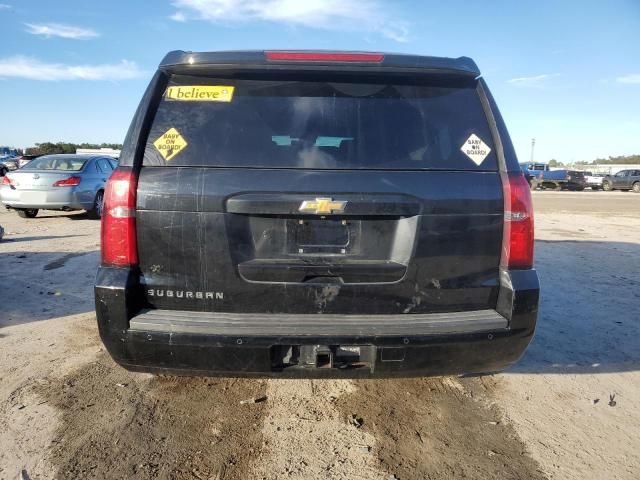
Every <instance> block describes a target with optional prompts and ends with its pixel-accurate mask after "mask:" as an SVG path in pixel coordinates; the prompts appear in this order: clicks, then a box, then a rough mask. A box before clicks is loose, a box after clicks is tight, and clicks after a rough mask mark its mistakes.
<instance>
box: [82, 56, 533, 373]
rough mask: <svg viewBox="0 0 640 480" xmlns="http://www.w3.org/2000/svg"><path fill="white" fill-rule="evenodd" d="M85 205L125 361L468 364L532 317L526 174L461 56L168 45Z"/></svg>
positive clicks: (500, 360)
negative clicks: (98, 219)
mask: <svg viewBox="0 0 640 480" xmlns="http://www.w3.org/2000/svg"><path fill="white" fill-rule="evenodd" d="M104 201H105V204H104V208H103V217H102V247H101V250H102V261H101V266H100V268H99V270H98V274H97V278H96V285H95V301H96V313H97V319H98V326H99V330H100V335H101V338H102V340H103V342H104V344H105V346H106V348H107V350H108V351H109V353H110V354H111V356H112V357H113V359H114V360H115V361H116V362H118V363H119V364H120V365H122V366H124V367H125V368H127V369H130V370H134V371H144V372H168V373H177V374H180V373H181V374H203V375H225V376H240V375H242V376H289V377H356V376H363V377H385V376H424V375H443V374H475V373H483V372H493V371H497V370H501V369H504V368H506V367H507V366H508V365H510V364H512V363H513V362H515V361H516V360H517V359H518V358H519V357H520V356H521V355H522V353H523V352H524V351H525V349H526V347H527V345H528V343H529V342H530V340H531V338H532V335H533V333H534V329H535V323H536V318H537V310H538V296H539V284H538V277H537V274H536V271H535V269H534V268H533V241H534V239H533V212H532V204H531V196H530V192H529V185H528V184H527V182H526V180H525V178H524V176H523V173H522V171H521V169H520V166H519V164H518V161H517V159H516V155H515V152H514V149H513V146H512V144H511V141H510V139H509V135H508V133H507V130H506V127H505V125H504V122H503V120H502V117H501V116H500V113H499V111H498V109H497V107H496V105H495V102H494V100H493V98H492V96H491V94H490V93H489V91H488V89H487V86H486V84H485V82H484V80H483V79H482V78H481V76H480V72H479V70H478V68H477V66H476V64H475V63H474V62H473V61H472V60H471V59H469V58H465V57H461V58H457V59H450V58H438V57H422V56H410V55H397V54H381V53H363V52H308V51H302V52H301V51H294V52H292V51H250V52H207V53H194V52H182V51H176V52H171V53H169V54H168V55H167V56H166V57H165V59H164V60H163V61H162V63H161V64H160V66H159V69H158V71H157V72H156V74H155V75H154V77H153V79H152V80H151V83H150V85H149V87H148V89H147V91H146V93H145V94H144V97H143V98H142V101H141V103H140V105H139V107H138V110H137V112H136V113H135V116H134V119H133V121H132V124H131V127H130V129H129V132H128V134H127V137H126V139H125V143H124V147H123V151H122V155H121V157H120V164H119V167H118V168H117V170H116V171H115V172H114V173H113V175H112V176H111V178H110V179H109V182H108V185H107V188H106V191H105V200H104Z"/></svg>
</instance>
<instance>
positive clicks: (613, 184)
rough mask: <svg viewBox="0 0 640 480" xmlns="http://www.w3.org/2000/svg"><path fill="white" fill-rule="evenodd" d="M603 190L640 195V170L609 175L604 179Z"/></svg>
mask: <svg viewBox="0 0 640 480" xmlns="http://www.w3.org/2000/svg"><path fill="white" fill-rule="evenodd" d="M602 189H603V190H605V191H607V192H608V191H611V190H624V191H629V190H633V191H634V192H635V193H640V170H620V171H619V172H618V173H616V174H615V175H607V176H606V177H604V178H603V179H602Z"/></svg>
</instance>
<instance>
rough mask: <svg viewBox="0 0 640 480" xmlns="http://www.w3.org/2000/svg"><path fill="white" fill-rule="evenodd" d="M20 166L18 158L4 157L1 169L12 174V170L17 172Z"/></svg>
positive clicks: (0, 162)
mask: <svg viewBox="0 0 640 480" xmlns="http://www.w3.org/2000/svg"><path fill="white" fill-rule="evenodd" d="M18 167H19V165H18V157H2V158H0V169H2V170H3V171H5V172H10V171H12V170H17V169H18Z"/></svg>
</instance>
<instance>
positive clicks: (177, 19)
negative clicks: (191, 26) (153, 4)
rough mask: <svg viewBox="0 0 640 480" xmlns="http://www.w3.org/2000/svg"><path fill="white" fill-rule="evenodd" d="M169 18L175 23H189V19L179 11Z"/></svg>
mask: <svg viewBox="0 0 640 480" xmlns="http://www.w3.org/2000/svg"><path fill="white" fill-rule="evenodd" d="M169 18H170V19H171V20H173V21H174V22H186V21H187V17H186V16H185V14H184V13H182V12H181V11H177V12H176V13H174V14H173V15H170V16H169Z"/></svg>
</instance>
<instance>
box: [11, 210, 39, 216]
mask: <svg viewBox="0 0 640 480" xmlns="http://www.w3.org/2000/svg"><path fill="white" fill-rule="evenodd" d="M16 212H18V216H19V217H20V218H36V215H38V209H37V208H27V209H21V210H16Z"/></svg>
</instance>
